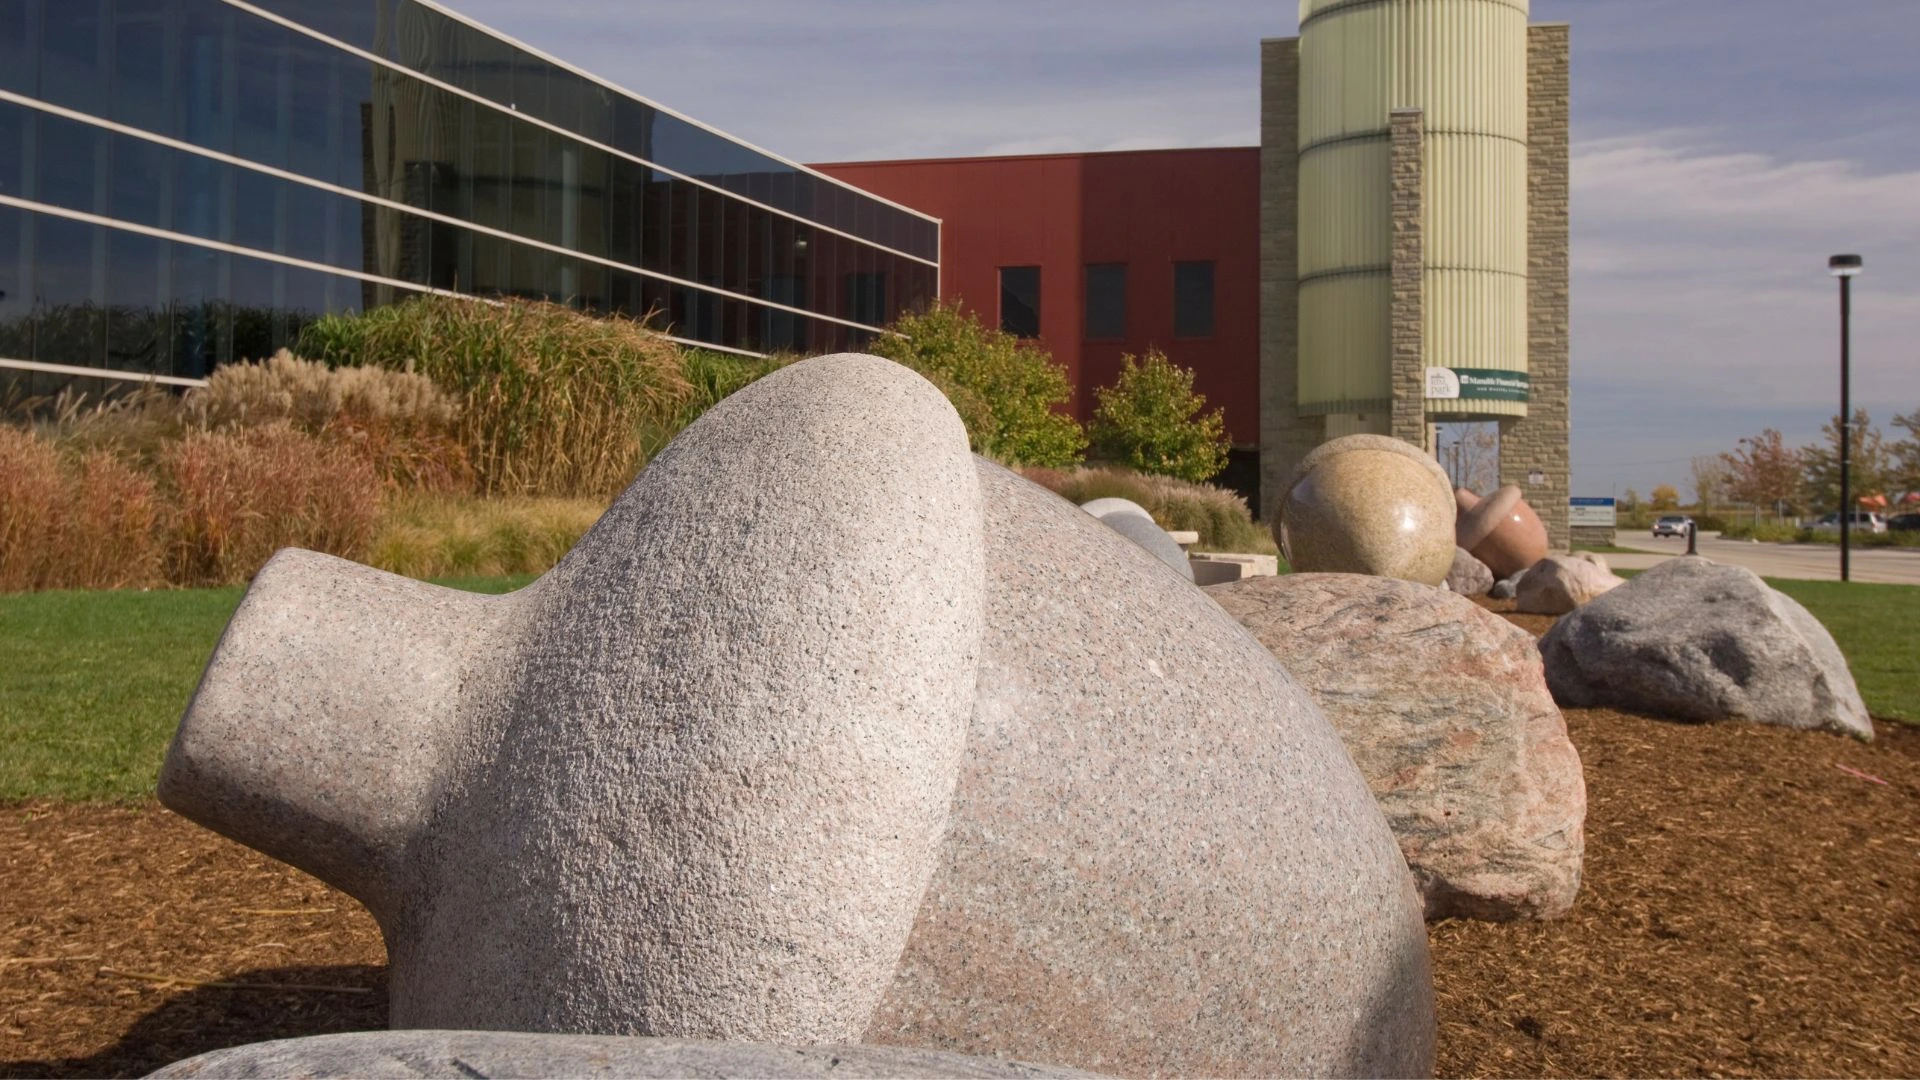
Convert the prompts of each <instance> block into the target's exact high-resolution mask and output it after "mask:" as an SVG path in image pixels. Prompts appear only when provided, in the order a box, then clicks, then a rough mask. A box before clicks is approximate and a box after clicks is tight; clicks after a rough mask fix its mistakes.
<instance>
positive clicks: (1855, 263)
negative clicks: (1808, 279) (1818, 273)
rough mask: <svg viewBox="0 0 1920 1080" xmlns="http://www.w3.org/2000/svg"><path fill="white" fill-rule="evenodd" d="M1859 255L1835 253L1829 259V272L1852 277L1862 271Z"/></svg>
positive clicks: (1836, 275) (1838, 275) (1835, 275)
mask: <svg viewBox="0 0 1920 1080" xmlns="http://www.w3.org/2000/svg"><path fill="white" fill-rule="evenodd" d="M1860 268H1861V262H1860V256H1858V255H1835V256H1833V257H1831V258H1829V259H1828V260H1827V272H1828V273H1830V274H1832V275H1833V276H1834V277H1852V276H1854V275H1855V274H1858V273H1859V272H1860Z"/></svg>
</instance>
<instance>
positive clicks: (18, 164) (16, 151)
mask: <svg viewBox="0 0 1920 1080" xmlns="http://www.w3.org/2000/svg"><path fill="white" fill-rule="evenodd" d="M0 2H3V0H0ZM34 116H35V114H33V113H31V112H28V111H27V110H26V109H25V108H22V107H21V106H19V105H7V104H4V103H0V195H12V196H14V197H16V198H23V197H25V196H26V194H27V172H28V169H29V167H30V166H31V165H32V164H34V163H33V159H32V157H31V156H29V155H30V154H31V149H30V147H31V143H30V142H29V138H30V136H31V134H32V132H33V129H34V126H35V120H34ZM6 257H7V251H6V249H5V248H0V260H4V259H5V258H6ZM0 265H4V264H0Z"/></svg>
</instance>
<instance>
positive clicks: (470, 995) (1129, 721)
mask: <svg viewBox="0 0 1920 1080" xmlns="http://www.w3.org/2000/svg"><path fill="white" fill-rule="evenodd" d="M1450 548H1451V545H1450V544H1449V550H1450ZM160 796H161V799H162V801H163V802H165V803H166V805H168V806H170V807H172V808H174V809H176V810H178V811H179V812H181V813H182V814H185V815H187V816H188V817H190V818H193V819H194V820H196V821H199V822H201V823H203V824H206V825H208V826H209V827H212V828H214V829H217V830H219V831H221V832H223V833H225V834H227V835H228V836H231V837H233V838H235V839H237V840H240V841H242V842H244V843H247V844H250V845H252V846H254V847H256V848H258V849H260V850H262V851H265V852H267V853H268V854H270V855H273V856H275V857H276V858H280V859H283V860H285V861H287V862H290V863H292V864H294V865H295V866H298V867H301V868H303V869H306V870H308V871H310V872H312V873H314V874H315V875H317V876H319V877H320V878H322V879H323V880H325V881H327V882H329V883H331V884H333V885H335V886H337V887H339V888H341V889H343V890H345V891H346V892H348V893H351V894H352V895H353V896H355V897H357V898H359V899H360V900H361V901H362V902H363V903H365V904H366V905H367V907H368V908H369V910H370V911H371V912H372V913H373V914H374V916H375V917H376V918H377V919H378V921H379V923H380V926H381V929H382V931H383V932H384V934H385V937H386V940H387V946H388V953H389V957H390V975H389V979H390V999H391V1010H392V1022H393V1025H394V1026H395V1027H400V1028H435V1029H442V1030H450V1031H455V1032H458V1031H460V1030H462V1029H492V1030H497V1031H518V1032H552V1033H562V1032H564V1033H576V1034H597V1035H639V1036H671V1037H678V1038H693V1039H725V1040H741V1041H753V1042H760V1043H767V1044H776V1045H787V1046H806V1045H821V1044H836V1043H838V1044H844V1043H866V1044H893V1045H898V1046H906V1047H920V1048H929V1049H939V1050H948V1051H956V1052H960V1053H966V1054H975V1055H988V1056H1001V1057H1007V1058H1013V1059H1017V1060H1022V1061H1029V1062H1035V1063H1045V1064H1050V1065H1059V1066H1066V1067H1071V1068H1081V1069H1091V1070H1097V1071H1111V1072H1119V1073H1127V1074H1134V1073H1139V1074H1146V1073H1193V1074H1208V1075H1276V1074H1284V1075H1301V1074H1330V1075H1331V1074H1340V1075H1359V1074H1366V1075H1421V1074H1425V1073H1427V1072H1429V1071H1430V1070H1431V1068H1432V1064H1433V1051H1434V1045H1433V1043H1434V1017H1433V999H1432V986H1431V980H1430V977H1429V974H1428V968H1427V953H1426V938H1425V930H1424V927H1423V925H1422V920H1421V904H1420V899H1419V897H1418V895H1417V894H1416V892H1415V890H1414V888H1413V884H1412V881H1411V879H1410V877H1409V875H1408V872H1407V869H1406V865H1405V863H1404V861H1403V860H1402V858H1401V855H1400V852H1399V850H1398V847H1397V846H1396V844H1395V841H1394V837H1393V835H1392V833H1391V832H1390V831H1389V829H1388V827H1387V825H1386V822H1385V820H1384V819H1383V818H1382V816H1381V814H1380V811H1379V809H1378V807H1377V806H1376V805H1375V803H1374V800H1373V798H1372V796H1371V795H1370V794H1369V792H1368V789H1367V786H1366V783H1365V781H1364V779H1363V778H1362V777H1361V775H1360V774H1359V772H1358V771H1357V770H1356V768H1355V767H1354V765H1353V763H1352V761H1351V760H1350V759H1349V758H1348V756H1347V753H1346V751H1345V749H1344V748H1343V747H1342V745H1341V742H1340V739H1339V736H1338V735H1337V734H1336V733H1335V731H1334V730H1333V728H1332V727H1331V726H1330V725H1329V724H1328V722H1327V720H1326V719H1325V717H1324V716H1322V715H1321V714H1320V712H1319V711H1318V710H1317V708H1316V707H1315V706H1314V704H1313V702H1312V700H1311V699H1310V698H1309V697H1308V695H1307V694H1306V692H1305V691H1304V690H1302V689H1301V688H1300V687H1299V686H1298V685H1296V684H1295V683H1294V682H1293V680H1292V679H1291V678H1289V676H1288V675H1287V674H1286V672H1285V671H1284V670H1283V669H1282V668H1281V667H1280V666H1279V665H1278V664H1277V663H1276V662H1275V661H1274V660H1273V659H1272V657H1271V656H1270V655H1269V654H1268V653H1267V652H1266V650H1265V649H1263V648H1262V647H1261V645H1260V644H1259V642H1257V641H1255V640H1254V639H1253V638H1252V637H1250V636H1249V635H1247V634H1246V633H1245V632H1244V631H1243V630H1241V628H1240V627H1239V626H1238V625H1236V624H1235V623H1234V622H1233V620H1232V619H1231V618H1230V617H1229V616H1228V615H1227V614H1226V613H1225V612H1223V611H1222V610H1221V609H1220V608H1219V607H1218V605H1216V604H1215V603H1214V602H1213V601H1212V600H1211V599H1209V598H1208V597H1207V596H1205V595H1204V594H1203V593H1201V592H1200V591H1199V590H1197V589H1195V588H1193V587H1192V586H1191V585H1190V584H1189V583H1188V582H1187V581H1186V580H1184V579H1183V578H1182V577H1180V576H1179V575H1177V574H1172V573H1168V572H1167V569H1166V568H1165V567H1164V566H1163V565H1161V564H1160V563H1158V562H1157V561H1156V560H1155V559H1154V558H1153V556H1152V555H1150V554H1148V553H1147V552H1145V551H1144V550H1142V549H1141V548H1140V547H1138V546H1137V545H1135V544H1134V543H1133V542H1131V541H1129V540H1128V539H1126V538H1125V537H1123V536H1121V535H1120V534H1118V533H1116V532H1114V531H1113V530H1112V529H1110V528H1108V527H1107V526H1105V525H1102V524H1101V523H1100V522H1099V521H1098V520H1096V519H1094V518H1093V517H1091V516H1090V515H1088V514H1086V513H1083V512H1082V511H1080V510H1079V509H1078V508H1076V507H1075V506H1073V505H1072V504H1071V503H1068V502H1066V501H1064V500H1062V499H1059V498H1058V497H1056V496H1054V495H1052V494H1051V493H1048V492H1046V491H1045V490H1043V489H1041V488H1038V487H1036V486H1034V485H1032V484H1030V483H1028V482H1027V481H1025V480H1022V479H1020V478H1019V477H1017V476H1014V475H1013V474H1012V473H1009V472H1007V471H1006V470H1004V469H1001V468H999V467H998V466H995V465H991V464H988V463H986V462H983V461H979V460H978V459H975V458H974V457H972V456H971V455H970V454H969V452H968V444H967V437H966V432H965V430H964V429H963V427H962V426H961V423H960V420H959V417H958V416H957V415H956V414H955V413H954V411H953V409H952V407H951V406H950V405H948V403H947V402H946V400H945V399H944V398H943V397H942V396H941V395H940V393H939V391H938V390H936V389H935V388H934V387H933V386H932V385H931V384H929V383H928V382H926V381H925V380H924V379H922V378H920V377H919V376H918V375H916V374H914V373H912V372H911V371H908V370H907V369H905V368H902V367H899V366H897V365H894V364H891V363H889V362H887V361H884V360H881V359H878V358H876V357H871V356H863V355H857V354H842V355H838V356H829V357H820V358H816V359H812V360H807V361H803V362H801V363H797V364H794V365H791V366H789V367H787V368H784V369H782V370H781V371H779V372H776V373H775V374H773V375H770V376H768V377H766V378H765V379H762V380H760V381H759V382H757V383H755V384H753V385H752V386H749V387H748V388H746V389H744V390H742V391H740V392H739V393H737V394H735V395H733V396H732V397H730V398H728V399H727V400H725V401H723V402H721V403H720V404H719V405H717V406H716V407H714V408H713V409H712V410H710V411H709V412H708V413H707V414H706V415H705V416H703V417H702V418H701V419H700V420H699V421H697V422H696V423H694V424H693V425H691V426H690V427H689V428H688V429H687V430H686V431H685V432H683V433H682V434H681V435H680V437H679V438H677V439H676V440H675V441H674V442H673V444H672V445H671V446H669V447H668V448H667V449H666V450H665V451H664V452H663V453H661V454H660V455H659V456H658V457H657V458H656V459H655V460H654V461H653V462H652V464H650V465H649V466H648V468H647V469H646V471H645V472H644V473H643V474H642V475H641V476H640V477H639V479H638V480H636V481H635V482H634V484H633V486H632V487H630V488H629V489H628V490H627V491H626V493H625V494H623V495H622V496H621V497H620V498H619V499H618V500H617V501H616V502H615V503H614V504H613V506H612V507H611V509H609V510H608V511H607V513H606V515H605V517H603V518H602V519H601V521H600V522H599V523H598V524H597V525H595V526H594V528H593V529H592V530H591V531H590V532H589V533H588V534H587V535H586V536H585V537H584V538H583V539H582V540H581V541H580V543H579V545H578V546H577V547H576V548H575V549H574V550H573V551H572V552H570V553H569V554H568V555H567V556H566V558H565V559H563V560H562V561H561V562H560V564H559V565H558V566H556V567H555V568H554V569H553V570H552V571H551V572H549V573H548V574H547V575H545V576H544V577H542V578H540V579H539V580H538V581H536V582H534V583H533V584H531V585H529V586H527V587H526V588H523V589H521V590H519V591H518V592H515V593H511V594H507V595H505V596H498V597H488V596H476V595H470V594H467V593H461V592H455V591H452V590H448V589H443V588H439V587H436V586H433V585H428V584H423V583H420V582H416V581H410V580H407V579H403V578H398V577H394V576H392V575H389V574H385V573H381V572H378V571H375V570H371V569H368V568H366V567H362V566H357V565H354V564H352V563H347V562H343V561H341V560H338V559H332V558H328V557H326V556H322V555H316V554H312V553H309V552H299V551H288V552H282V553H281V554H280V555H278V556H276V557H275V558H274V560H273V561H272V562H270V563H269V564H268V565H267V567H266V568H265V569H264V570H262V571H261V573H260V575H259V576H258V578H257V579H256V580H255V582H254V584H253V586H252V587H251V588H250V589H249V591H248V593H247V596H246V597H245V599H244V600H243V601H242V603H241V605H240V607H239V609H238V611H237V612H236V613H235V615H234V617H233V621H232V623H231V624H230V625H229V626H228V628H227V630H226V633H225V634H224V635H223V636H222V638H221V641H220V644H219V646H218V648H217V649H216V650H215V653H214V655H213V657H212V659H211V661H210V662H209V664H208V668H207V671H206V674H205V676H204V677H203V679H202V682H201V684H200V687H199V689H198V690H197V691H196V693H195V695H194V697H193V700H192V702H191V704H190V705H189V707H188V709H187V712H186V715H185V716H184V718H183V719H182V722H181V726H180V730H179V733H178V734H177V735H176V737H175V739H174V742H173V744H172V746H171V748H170V749H169V751H168V755H167V760H166V763H165V765H164V767H163V770H162V775H161V778H160Z"/></svg>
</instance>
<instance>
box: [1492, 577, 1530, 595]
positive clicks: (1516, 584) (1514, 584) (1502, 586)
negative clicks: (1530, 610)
mask: <svg viewBox="0 0 1920 1080" xmlns="http://www.w3.org/2000/svg"><path fill="white" fill-rule="evenodd" d="M1525 576H1526V575H1525V574H1524V573H1521V574H1515V575H1514V576H1512V577H1510V578H1501V579H1500V580H1499V581H1496V582H1494V583H1493V584H1492V585H1490V586H1488V588H1487V597H1488V598H1489V599H1492V600H1511V599H1513V597H1514V594H1515V593H1517V592H1519V591H1520V579H1521V578H1523V577H1525Z"/></svg>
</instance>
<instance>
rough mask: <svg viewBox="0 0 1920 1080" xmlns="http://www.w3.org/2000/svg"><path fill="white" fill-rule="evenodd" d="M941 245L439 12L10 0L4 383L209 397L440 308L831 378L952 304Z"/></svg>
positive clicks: (827, 183)
mask: <svg viewBox="0 0 1920 1080" xmlns="http://www.w3.org/2000/svg"><path fill="white" fill-rule="evenodd" d="M939 248H940V233H939V222H938V221H937V220H935V219H933V218H930V217H927V216H925V215H923V214H920V213H917V212H915V211H912V210H909V209H906V208H904V207H902V206H899V205H897V204H894V203H891V202H888V201H886V200H883V199H880V198H877V197H875V196H872V195H869V194H867V193H865V192H863V191H860V190H858V189H856V188H854V187H851V186H849V185H847V184H845V183H842V182H840V181H837V180H833V179H830V178H828V177H826V176H823V175H821V174H820V173H817V172H814V171H812V170H809V169H806V168H804V167H802V166H800V165H797V164H795V163H793V162H790V161H787V160H785V159H783V158H779V157H775V156H773V155H771V154H768V153H766V152H764V151H761V150H758V149H756V148H754V147H752V146H749V145H746V144H744V143H741V142H739V141H738V140H735V139H732V138H730V137H728V136H726V135H723V134H720V133H719V132H717V131H714V130H713V129H711V128H708V127H705V126H703V125H701V124H699V123H696V122H694V121H691V120H688V119H687V118H685V117H683V116H680V115H678V114H676V113H673V112H670V111H668V110H666V109H664V108H662V107H660V106H657V105H654V104H652V103H650V102H648V101H646V100H644V99H642V98H639V97H635V96H633V95H631V94H628V93H626V92H625V91H622V90H620V89H618V88H616V87H614V86H612V85H610V84H608V83H605V82H603V81H600V80H597V79H594V78H592V77H590V76H587V75H585V74H582V73H580V72H578V71H576V70H573V69H571V68H568V67H567V66H565V65H564V64H561V63H560V62H558V61H556V60H553V59H551V58H548V57H545V56H543V55H541V54H539V53H537V52H534V51H533V50H530V49H528V48H526V47H524V46H521V45H518V44H516V43H514V42H511V41H508V40H505V39H503V38H501V37H499V36H498V35H496V34H493V33H492V32H490V31H488V30H486V29H484V28H482V27H480V26H478V25H476V24H474V23H472V22H470V21H467V20H464V19H462V18H460V17H458V16H455V15H453V14H451V13H450V12H448V11H446V10H445V9H443V8H440V7H438V6H436V5H434V4H431V3H426V2H422V0H256V2H242V0H0V375H6V374H12V375H13V376H15V377H16V378H18V377H20V376H21V374H22V373H23V372H32V373H35V374H34V377H33V383H39V384H43V385H44V384H46V382H47V381H48V380H50V379H56V378H59V377H62V376H63V375H71V374H72V372H70V371H68V369H73V368H79V369H86V370H87V371H88V372H98V373H100V374H108V373H115V374H120V375H124V376H134V377H153V376H158V377H160V378H162V379H179V380H196V379H199V378H203V377H204V376H205V375H206V374H207V373H208V372H209V371H210V370H211V369H212V368H214V367H215V366H217V365H218V364H221V363H225V362H228V361H230V360H235V359H252V358H257V357H262V356H266V355H269V354H271V353H272V352H273V351H274V350H275V349H277V348H279V347H281V346H282V345H285V344H288V343H290V342H291V341H292V340H293V339H294V338H295V337H296V336H297V335H298V333H299V331H300V328H301V327H302V326H303V325H304V324H305V323H306V322H308V321H309V320H311V319H313V318H314V317H316V316H317V315H319V314H322V313H328V312H338V311H344V310H350V309H365V308H368V307H372V306H375V305H380V304H386V303H391V302H393V301H396V300H400V299H404V298H406V297H408V296H412V295H417V294H420V293H423V292H435V291H439V292H458V293H468V294H477V295H482V296H488V295H508V296H520V297H537V298H542V299H548V300H554V301H560V302H564V303H568V304H572V305H575V306H577V307H580V308H582V309H585V310H590V311H619V312H624V313H627V314H631V315H636V316H638V315H644V314H647V313H649V312H651V313H654V314H655V319H656V322H655V325H657V326H659V327H661V328H662V329H664V330H666V332H668V333H669V334H671V335H672V336H674V337H676V338H678V339H680V340H682V341H686V342H690V343H696V344H703V345H711V346H716V347H720V348H725V349H732V350H737V351H743V352H752V353H766V352H774V351H800V352H819V351H826V350H833V349H839V348H845V347H849V346H857V345H859V344H860V343H862V342H864V341H866V340H869V339H870V338H871V337H872V335H873V334H874V333H875V332H876V331H877V329H878V328H879V326H880V325H881V324H883V323H885V322H887V321H889V320H890V319H891V318H892V317H893V316H894V315H896V314H898V313H899V312H900V311H901V310H903V309H906V308H911V307H917V306H922V305H924V304H926V303H928V302H929V301H931V300H932V299H933V298H934V297H935V296H937V295H938V269H939ZM8 369H11V371H10V372H9V370H8Z"/></svg>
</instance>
